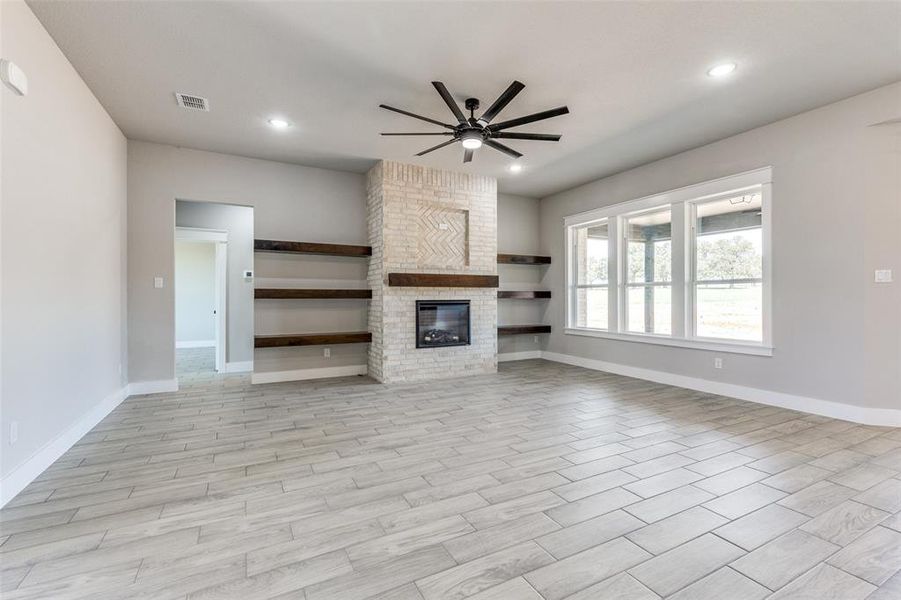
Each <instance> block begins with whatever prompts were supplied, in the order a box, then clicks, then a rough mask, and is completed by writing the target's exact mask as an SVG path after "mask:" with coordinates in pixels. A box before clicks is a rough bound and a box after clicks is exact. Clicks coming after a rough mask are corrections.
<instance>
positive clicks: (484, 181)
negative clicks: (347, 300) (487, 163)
mask: <svg viewBox="0 0 901 600" xmlns="http://www.w3.org/2000/svg"><path fill="white" fill-rule="evenodd" d="M366 184H367V201H368V214H369V217H368V219H369V223H368V227H369V244H370V245H371V246H372V259H371V260H370V266H369V285H370V287H371V289H372V303H371V306H370V312H369V330H370V331H371V332H372V343H371V344H370V349H369V374H370V375H371V376H372V377H374V378H375V379H377V380H379V381H382V382H385V383H389V382H398V381H418V380H423V379H437V378H441V377H456V376H460V375H477V374H483V373H493V372H495V371H496V370H497V331H496V327H497V290H496V287H444V286H438V287H434V286H432V287H421V286H417V285H409V284H407V285H404V286H399V285H389V281H388V279H389V278H388V275H389V273H391V274H426V273H427V274H444V275H474V276H496V275H497V182H496V180H495V179H493V178H491V177H483V176H480V175H469V174H466V173H455V172H452V171H442V170H438V169H430V168H426V167H418V166H414V165H406V164H402V163H397V162H392V161H381V162H379V163H378V164H377V165H376V166H375V167H373V168H372V169H371V170H370V171H369V173H368V174H367V180H366ZM398 279H400V278H399V277H397V276H395V277H394V278H393V280H398ZM408 279H409V278H408ZM442 300H468V301H469V303H470V312H469V317H470V340H469V344H468V345H466V344H458V345H448V346H442V347H420V348H417V335H418V333H417V328H416V323H417V301H442Z"/></svg>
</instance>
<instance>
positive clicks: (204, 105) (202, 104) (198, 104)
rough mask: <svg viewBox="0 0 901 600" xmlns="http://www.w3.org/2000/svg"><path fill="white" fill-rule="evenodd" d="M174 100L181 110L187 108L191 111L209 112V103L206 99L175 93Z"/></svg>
mask: <svg viewBox="0 0 901 600" xmlns="http://www.w3.org/2000/svg"><path fill="white" fill-rule="evenodd" d="M175 99H176V100H178V105H179V106H180V107H182V108H189V109H191V110H205V111H209V110H210V101H209V100H207V99H206V98H201V97H200V96H192V95H191V94H181V93H179V92H175Z"/></svg>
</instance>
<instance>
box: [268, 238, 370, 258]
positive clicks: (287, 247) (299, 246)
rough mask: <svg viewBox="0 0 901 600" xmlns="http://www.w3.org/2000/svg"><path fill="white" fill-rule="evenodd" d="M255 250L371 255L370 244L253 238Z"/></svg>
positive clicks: (331, 254)
mask: <svg viewBox="0 0 901 600" xmlns="http://www.w3.org/2000/svg"><path fill="white" fill-rule="evenodd" d="M253 249H254V250H255V251H257V252H279V253H288V254H327V255H330V256H372V247H370V246H350V245H347V244H320V243H318V242H283V241H278V240H254V241H253Z"/></svg>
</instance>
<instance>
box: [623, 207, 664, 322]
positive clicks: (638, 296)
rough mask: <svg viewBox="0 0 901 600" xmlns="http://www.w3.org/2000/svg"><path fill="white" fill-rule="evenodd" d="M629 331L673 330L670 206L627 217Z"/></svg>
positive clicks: (627, 306) (625, 232)
mask: <svg viewBox="0 0 901 600" xmlns="http://www.w3.org/2000/svg"><path fill="white" fill-rule="evenodd" d="M623 233H624V236H623V237H624V239H625V244H626V250H625V258H626V301H625V302H624V303H623V305H624V306H625V308H626V330H627V331H634V332H642V333H657V334H664V335H669V334H670V333H672V313H673V302H672V268H673V256H672V247H673V244H672V237H673V234H672V217H671V214H670V208H669V207H668V206H667V207H666V208H664V209H662V210H654V211H652V212H646V213H641V214H639V215H634V216H630V217H626V218H625V219H624V230H623Z"/></svg>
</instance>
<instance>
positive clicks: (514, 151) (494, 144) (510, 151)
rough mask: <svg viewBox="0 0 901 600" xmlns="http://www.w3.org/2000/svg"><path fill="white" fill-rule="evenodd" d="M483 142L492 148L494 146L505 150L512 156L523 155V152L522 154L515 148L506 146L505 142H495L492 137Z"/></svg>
mask: <svg viewBox="0 0 901 600" xmlns="http://www.w3.org/2000/svg"><path fill="white" fill-rule="evenodd" d="M483 143H484V144H485V145H486V146H490V147H491V148H494V149H495V150H499V151H501V152H503V153H504V154H506V155H507V156H512V157H513V158H519V157H521V156H522V154H520V153H519V152H517V151H516V150H514V149H513V148H509V147H507V146H504V145H503V144H499V143H498V142H495V141H494V140H492V139H487V140H485V141H484V142H483Z"/></svg>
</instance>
